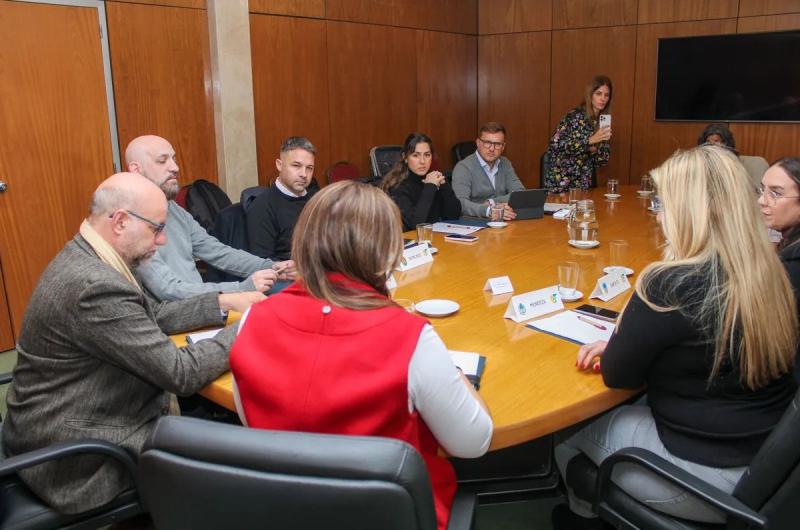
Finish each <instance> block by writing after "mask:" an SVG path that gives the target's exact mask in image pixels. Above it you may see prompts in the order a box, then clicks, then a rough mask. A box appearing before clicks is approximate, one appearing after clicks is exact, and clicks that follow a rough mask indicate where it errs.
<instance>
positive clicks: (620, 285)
mask: <svg viewBox="0 0 800 530" xmlns="http://www.w3.org/2000/svg"><path fill="white" fill-rule="evenodd" d="M630 288H631V284H630V283H629V282H628V277H627V276H625V271H614V272H612V273H610V274H606V275H605V276H601V277H600V278H599V279H598V280H597V285H595V287H594V291H592V295H591V296H590V297H589V298H599V299H600V300H602V301H603V302H608V301H609V300H611V299H612V298H614V297H615V296H617V295H618V294H620V293H624V292H625V291H627V290H628V289H630Z"/></svg>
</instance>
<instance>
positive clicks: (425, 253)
mask: <svg viewBox="0 0 800 530" xmlns="http://www.w3.org/2000/svg"><path fill="white" fill-rule="evenodd" d="M428 253H429V251H428V247H425V249H424V250H423V251H422V255H423V256H427V255H428Z"/></svg>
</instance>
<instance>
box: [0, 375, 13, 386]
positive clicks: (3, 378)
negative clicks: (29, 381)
mask: <svg viewBox="0 0 800 530" xmlns="http://www.w3.org/2000/svg"><path fill="white" fill-rule="evenodd" d="M12 375H13V373H12V372H4V373H2V374H0V385H7V384H9V383H10V382H11V381H12Z"/></svg>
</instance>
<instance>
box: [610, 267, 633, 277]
mask: <svg viewBox="0 0 800 530" xmlns="http://www.w3.org/2000/svg"><path fill="white" fill-rule="evenodd" d="M603 272H605V273H606V274H613V273H615V272H624V273H625V276H630V275H631V274H633V269H631V268H630V267H606V268H605V269H603Z"/></svg>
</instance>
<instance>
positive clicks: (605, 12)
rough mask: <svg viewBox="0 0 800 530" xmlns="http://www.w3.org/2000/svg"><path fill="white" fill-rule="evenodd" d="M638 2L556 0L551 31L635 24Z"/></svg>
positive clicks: (628, 0)
mask: <svg viewBox="0 0 800 530" xmlns="http://www.w3.org/2000/svg"><path fill="white" fill-rule="evenodd" d="M637 5H638V0H556V1H555V2H554V3H553V29H572V28H594V27H599V26H622V25H629V24H636V9H637Z"/></svg>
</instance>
